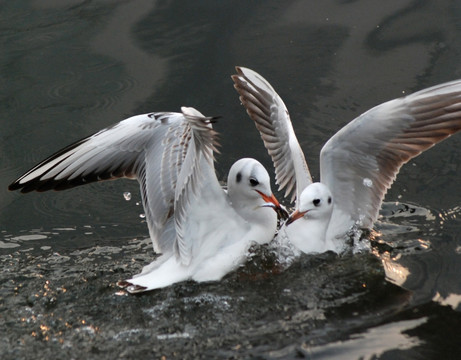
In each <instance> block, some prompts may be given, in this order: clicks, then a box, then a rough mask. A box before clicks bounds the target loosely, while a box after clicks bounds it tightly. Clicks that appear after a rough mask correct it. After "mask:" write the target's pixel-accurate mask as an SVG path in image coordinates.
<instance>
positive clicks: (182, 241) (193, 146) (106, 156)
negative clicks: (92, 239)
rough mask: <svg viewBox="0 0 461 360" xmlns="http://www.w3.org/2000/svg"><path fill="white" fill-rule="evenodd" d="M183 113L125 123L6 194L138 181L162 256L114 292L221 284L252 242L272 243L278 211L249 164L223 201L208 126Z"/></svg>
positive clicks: (255, 166) (241, 164)
mask: <svg viewBox="0 0 461 360" xmlns="http://www.w3.org/2000/svg"><path fill="white" fill-rule="evenodd" d="M181 110H182V113H150V114H144V115H138V116H133V117H131V118H128V119H126V120H123V121H121V122H119V123H118V124H115V125H114V126H112V127H108V128H106V129H104V130H101V131H99V132H97V133H96V134H94V135H92V136H89V137H87V138H85V139H82V140H80V141H77V142H76V143H74V144H72V145H70V146H68V147H66V148H64V149H62V150H60V151H58V152H57V153H55V154H54V155H52V156H50V157H49V158H47V159H46V160H44V161H42V162H41V163H39V164H38V165H36V166H35V167H33V168H32V169H31V170H29V171H28V172H26V173H25V174H24V175H22V176H21V177H20V178H18V179H17V180H16V181H15V182H13V183H12V184H11V185H10V186H9V189H10V190H18V189H21V192H23V193H27V192H30V191H33V190H36V191H45V190H50V189H54V190H64V189H68V188H71V187H74V186H78V185H83V184H87V183H90V182H94V181H100V180H110V179H117V178H129V179H137V180H138V181H139V183H140V187H141V195H142V202H143V206H144V211H145V214H146V220H147V225H148V228H149V233H150V237H151V239H152V242H153V246H154V250H155V251H156V252H157V253H161V254H162V255H161V256H159V257H158V258H157V259H155V260H154V261H153V262H152V263H151V264H150V265H147V266H145V267H144V268H143V271H142V272H141V273H140V274H138V275H136V276H134V277H133V278H131V279H128V280H126V281H121V282H120V283H119V285H120V286H122V287H125V288H126V289H127V290H128V291H129V292H131V293H136V292H141V291H148V290H152V289H156V288H162V287H165V286H169V285H171V284H173V283H176V282H180V281H184V280H188V279H193V280H195V281H198V282H203V281H217V280H220V279H221V278H222V277H223V276H224V275H226V274H227V273H228V272H230V271H232V270H234V269H235V268H237V267H238V266H239V265H241V264H242V263H243V262H244V261H245V259H246V254H247V250H248V249H249V247H250V245H251V244H252V243H258V244H262V243H267V242H269V241H270V240H272V239H273V237H274V235H275V231H276V227H277V214H276V212H274V211H273V209H275V210H279V209H280V204H279V203H278V201H277V200H276V198H275V197H274V195H273V194H272V191H271V187H270V179H269V174H268V173H267V171H266V169H265V168H264V167H263V166H262V165H261V164H260V163H259V162H258V161H256V160H254V159H249V158H245V159H240V160H238V161H237V162H236V163H234V165H233V166H232V167H231V169H230V171H229V177H228V183H227V185H228V190H227V192H225V191H224V190H223V189H222V188H221V186H220V184H219V182H218V179H217V178H216V174H215V170H214V157H213V152H214V151H216V145H217V140H216V136H217V134H216V132H215V131H214V130H213V128H212V125H211V123H212V122H213V120H214V118H210V117H205V116H203V115H202V114H201V113H200V112H198V111H197V110H195V109H193V108H186V107H182V108H181ZM271 207H272V208H273V209H272V208H271Z"/></svg>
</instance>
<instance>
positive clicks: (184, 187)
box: [174, 107, 227, 265]
mask: <svg viewBox="0 0 461 360" xmlns="http://www.w3.org/2000/svg"><path fill="white" fill-rule="evenodd" d="M181 110H182V111H183V114H184V117H185V119H186V121H187V122H188V125H189V128H190V137H189V146H188V147H187V153H186V156H185V158H184V162H183V164H182V166H181V171H180V173H179V175H178V181H177V186H176V190H175V201H174V212H175V229H176V241H175V251H176V254H177V255H178V256H179V258H180V259H181V262H182V263H183V264H184V265H189V264H190V262H191V260H192V258H193V256H194V253H195V252H196V250H197V248H199V247H200V244H201V239H197V234H198V232H197V231H196V230H195V229H191V226H190V221H191V213H193V212H195V213H197V212H200V213H205V214H206V212H207V210H208V209H207V206H206V204H202V202H201V199H203V197H204V196H203V195H204V194H203V192H205V191H206V192H208V193H210V192H211V193H212V194H213V195H212V196H213V199H212V200H213V201H215V202H218V203H219V202H220V201H221V202H225V200H224V199H225V197H224V192H223V190H222V189H221V186H220V185H219V182H218V179H217V178H216V174H215V171H214V156H213V153H214V151H216V152H217V149H216V146H217V145H218V143H217V140H216V138H217V133H216V132H215V131H214V130H213V128H212V126H211V123H212V122H213V120H214V118H210V117H205V116H203V115H202V114H201V113H200V112H199V111H197V110H195V109H193V108H185V107H183V108H182V109H181ZM226 205H227V204H226ZM213 215H214V214H210V216H213ZM217 215H218V216H219V215H220V214H217ZM203 220H204V221H206V220H207V219H203ZM204 225H206V224H204Z"/></svg>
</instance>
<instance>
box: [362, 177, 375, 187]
mask: <svg viewBox="0 0 461 360" xmlns="http://www.w3.org/2000/svg"><path fill="white" fill-rule="evenodd" d="M363 185H365V186H366V187H372V186H373V181H372V180H371V179H369V178H364V179H363Z"/></svg>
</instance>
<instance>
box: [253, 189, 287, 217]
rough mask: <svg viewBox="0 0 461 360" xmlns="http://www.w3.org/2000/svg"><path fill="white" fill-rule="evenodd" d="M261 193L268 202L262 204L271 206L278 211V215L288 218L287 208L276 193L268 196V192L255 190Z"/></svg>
mask: <svg viewBox="0 0 461 360" xmlns="http://www.w3.org/2000/svg"><path fill="white" fill-rule="evenodd" d="M255 191H256V192H257V193H258V194H259V195H261V197H262V198H263V200H264V201H265V202H266V203H265V204H264V205H262V206H265V207H271V208H272V209H274V211H275V212H276V213H277V215H278V216H279V218H281V219H283V220H285V219H286V218H288V212H287V211H286V210H285V208H284V207H283V206H282V205H280V203H279V201H278V200H277V198H276V197H275V196H274V194H271V196H267V195H266V194H264V193H262V192H261V191H259V190H255Z"/></svg>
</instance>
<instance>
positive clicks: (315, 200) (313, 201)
mask: <svg viewBox="0 0 461 360" xmlns="http://www.w3.org/2000/svg"><path fill="white" fill-rule="evenodd" d="M312 203H313V204H314V205H315V206H319V205H320V199H314V200H312Z"/></svg>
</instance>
